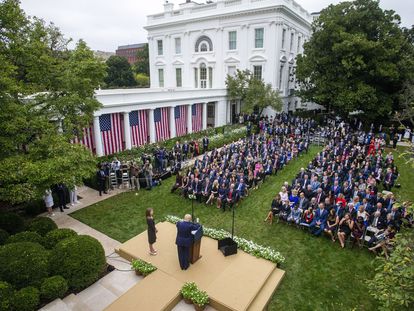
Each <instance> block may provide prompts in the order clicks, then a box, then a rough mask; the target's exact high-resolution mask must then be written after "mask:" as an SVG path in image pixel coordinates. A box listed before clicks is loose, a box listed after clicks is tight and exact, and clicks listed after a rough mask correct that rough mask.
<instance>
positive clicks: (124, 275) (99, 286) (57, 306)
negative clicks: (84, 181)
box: [39, 186, 214, 311]
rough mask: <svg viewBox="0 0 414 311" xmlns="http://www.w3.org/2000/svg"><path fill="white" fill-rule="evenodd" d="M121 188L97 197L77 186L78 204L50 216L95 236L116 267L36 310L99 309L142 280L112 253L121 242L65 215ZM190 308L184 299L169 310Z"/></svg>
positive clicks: (93, 310)
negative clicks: (78, 291)
mask: <svg viewBox="0 0 414 311" xmlns="http://www.w3.org/2000/svg"><path fill="white" fill-rule="evenodd" d="M124 191H127V190H124V189H115V190H113V191H110V192H109V193H108V194H103V195H102V196H99V194H98V192H97V191H96V190H94V189H91V188H88V187H86V186H84V187H80V188H79V191H78V195H79V196H80V197H82V199H80V203H79V204H76V205H75V206H70V205H68V206H70V209H68V210H65V211H64V212H63V213H61V212H59V211H55V212H54V213H55V216H53V217H52V219H53V220H54V221H55V223H56V224H57V225H58V227H59V228H70V229H73V230H75V231H76V232H77V233H78V234H86V235H90V236H92V237H94V238H96V239H97V240H98V241H99V242H100V243H101V244H102V246H103V248H104V250H105V256H107V262H108V263H109V264H111V265H113V266H114V267H115V268H116V269H115V270H114V271H112V272H110V273H109V274H107V275H106V276H105V277H103V278H101V279H100V280H98V281H97V282H96V283H94V284H92V285H91V286H89V287H88V288H86V289H85V290H83V291H82V292H80V293H78V294H76V295H75V294H70V295H68V296H67V297H65V298H63V299H55V300H54V301H52V302H51V303H49V304H47V305H46V306H44V307H43V308H41V309H40V310H39V311H102V310H104V309H105V308H106V307H107V306H109V305H110V304H111V303H112V302H113V301H115V300H116V299H117V298H118V297H120V296H121V295H122V294H124V293H125V292H126V291H128V290H129V289H130V288H131V287H132V286H134V285H135V284H136V283H138V282H139V281H141V280H142V276H137V275H136V274H135V272H134V271H131V266H130V263H129V262H128V261H126V260H124V259H123V258H121V257H119V256H118V255H117V254H115V253H114V249H115V248H117V247H118V246H119V245H120V244H121V243H120V242H118V241H116V240H114V239H112V238H110V237H108V236H107V235H105V234H103V233H101V232H99V231H97V230H95V229H93V228H91V227H89V226H88V225H85V224H84V223H82V222H80V221H78V220H76V219H74V218H72V217H70V216H69V214H70V213H73V212H75V211H77V210H79V209H82V208H84V207H86V206H89V205H91V204H94V203H96V202H99V201H102V200H105V199H107V198H109V197H112V196H114V195H117V194H119V193H121V192H124ZM46 215H47V214H46V213H45V214H43V215H42V216H46ZM190 310H194V307H193V306H192V305H187V304H185V303H184V301H181V302H180V303H179V304H178V305H177V306H176V307H175V308H174V309H173V311H190ZM205 310H206V311H213V310H214V309H213V308H211V307H207V308H206V309H205ZM120 311H122V310H120Z"/></svg>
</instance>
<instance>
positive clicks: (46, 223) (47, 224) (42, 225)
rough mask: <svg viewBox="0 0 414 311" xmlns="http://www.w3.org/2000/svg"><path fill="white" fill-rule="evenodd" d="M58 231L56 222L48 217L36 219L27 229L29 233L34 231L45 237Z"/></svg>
mask: <svg viewBox="0 0 414 311" xmlns="http://www.w3.org/2000/svg"><path fill="white" fill-rule="evenodd" d="M55 229H57V225H56V224H55V222H54V221H53V220H52V219H50V218H48V217H36V218H35V219H33V220H32V222H31V223H30V224H29V226H28V227H27V231H34V232H37V233H39V234H40V235H41V236H45V235H46V233H48V232H49V231H52V230H55Z"/></svg>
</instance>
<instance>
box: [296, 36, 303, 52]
mask: <svg viewBox="0 0 414 311" xmlns="http://www.w3.org/2000/svg"><path fill="white" fill-rule="evenodd" d="M301 39H302V38H301V37H298V47H297V49H296V53H300V43H301V42H300V41H301Z"/></svg>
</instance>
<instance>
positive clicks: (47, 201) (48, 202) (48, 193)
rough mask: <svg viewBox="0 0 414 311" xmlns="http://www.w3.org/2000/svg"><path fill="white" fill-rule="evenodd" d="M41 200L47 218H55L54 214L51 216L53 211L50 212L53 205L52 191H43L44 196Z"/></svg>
mask: <svg viewBox="0 0 414 311" xmlns="http://www.w3.org/2000/svg"><path fill="white" fill-rule="evenodd" d="M43 200H44V201H45V205H46V208H47V212H48V216H49V217H52V216H55V214H53V211H52V208H53V204H54V203H53V196H52V191H50V189H47V190H46V191H45V194H44V195H43Z"/></svg>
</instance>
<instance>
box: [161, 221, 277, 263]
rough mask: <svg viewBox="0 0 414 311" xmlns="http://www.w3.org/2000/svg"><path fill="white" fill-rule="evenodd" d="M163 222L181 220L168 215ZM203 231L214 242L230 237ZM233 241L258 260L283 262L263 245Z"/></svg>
mask: <svg viewBox="0 0 414 311" xmlns="http://www.w3.org/2000/svg"><path fill="white" fill-rule="evenodd" d="M165 220H166V221H168V222H171V223H174V224H175V223H177V222H178V221H180V220H181V219H180V218H179V217H177V216H172V215H168V216H166V217H165ZM203 229H204V235H205V236H208V237H210V238H212V239H214V240H222V239H224V238H228V237H231V234H230V232H227V231H226V230H223V229H213V228H206V227H203ZM233 240H234V241H235V242H236V243H237V244H238V247H239V248H240V249H241V250H243V251H245V252H246V253H248V254H250V255H253V256H255V257H258V258H263V259H266V260H269V261H271V262H274V263H275V264H281V263H283V262H285V257H283V256H282V255H281V254H280V253H279V252H277V251H275V250H274V249H272V248H270V247H265V246H263V245H259V244H257V243H255V242H253V241H250V240H247V239H244V238H240V237H237V236H234V237H233Z"/></svg>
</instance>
